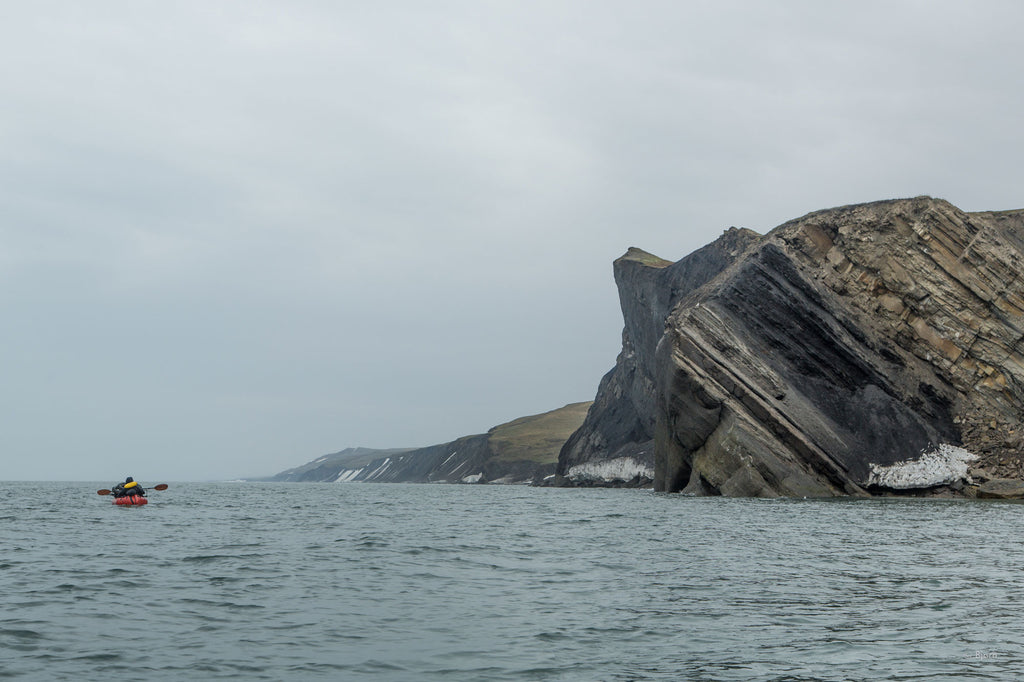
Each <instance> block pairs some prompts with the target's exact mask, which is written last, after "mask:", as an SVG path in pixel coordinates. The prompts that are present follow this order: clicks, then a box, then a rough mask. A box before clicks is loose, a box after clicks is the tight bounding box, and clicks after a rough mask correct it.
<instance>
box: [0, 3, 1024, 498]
mask: <svg viewBox="0 0 1024 682" xmlns="http://www.w3.org/2000/svg"><path fill="white" fill-rule="evenodd" d="M1022 25H1024V5H1022V4H1020V3H1015V2H1010V1H1007V2H995V1H984V0H981V1H972V2H966V1H963V2H937V1H927V2H925V1H920V2H909V1H907V2H898V1H892V0H887V1H885V2H870V1H867V2H865V1H864V0H859V1H858V2H848V3H839V2H832V3H824V2H818V1H814V2H760V1H758V2H755V1H751V2H723V1H715V2H686V1H683V0H669V1H665V2H656V1H639V2H625V1H615V2H612V1H608V0H586V1H580V2H570V1H559V0H545V1H544V2H522V1H518V0H508V1H494V2H486V1H484V0H466V1H453V2H441V1H434V2H419V1H410V2H388V1H381V2H373V3H371V2H333V1H327V0H324V1H323V2H313V1H308V0H287V1H285V0H280V1H278V2H257V1H253V0H244V1H237V2H232V1H227V0H218V1H217V2H211V1H210V0H200V1H189V0H177V1H175V2H167V1H163V2H146V1H143V0H123V1H120V2H116V1H115V2H103V1H100V2H88V3H82V2H78V1H77V0H74V1H72V0H68V1H53V2H50V1H46V0H40V1H37V2H31V3H6V5H5V7H4V9H3V10H0V56H2V57H3V58H2V59H0V210H2V221H0V235H2V242H0V316H2V317H0V353H2V355H0V357H2V361H3V367H4V371H3V377H2V389H0V467H2V468H0V479H8V480H11V479H61V480H98V481H110V482H113V481H115V480H118V479H121V478H123V477H124V476H127V475H132V476H135V477H136V478H139V479H140V480H142V481H143V482H144V483H147V484H152V483H156V482H158V480H171V481H175V480H207V479H218V478H234V477H244V476H255V475H269V474H273V473H276V472H278V471H281V470H282V469H285V468H289V467H292V466H297V465H299V464H302V463H304V462H307V461H309V460H311V459H314V458H315V457H318V456H319V455H322V454H325V453H328V452H333V451H337V450H340V449H342V448H345V447H349V446H366V447H400V446H421V445H431V444H436V443H441V442H445V441H448V440H452V439H454V438H456V437H458V436H462V435H467V434H471V433H480V432H483V431H486V430H487V429H488V428H490V427H491V426H494V425H496V424H499V423H502V422H505V421H508V420H510V419H513V418H516V417H519V416H523V415H527V414H536V413H539V412H544V411H547V410H549V409H553V408H556V407H560V406H561V405H564V404H566V403H570V402H576V401H581V400H590V399H592V398H593V397H594V393H595V391H596V388H597V384H598V381H599V380H600V378H601V375H602V374H604V373H605V372H606V371H607V370H608V369H610V368H611V367H612V366H613V364H614V361H615V356H616V354H617V352H618V350H619V346H620V340H621V339H620V333H621V329H622V318H621V315H620V313H619V309H618V300H617V294H616V291H615V287H614V283H613V281H612V268H611V263H612V261H613V260H614V259H615V258H617V257H618V256H620V255H621V254H622V253H624V252H625V251H626V249H627V248H628V247H630V246H638V247H641V248H643V249H646V250H648V251H651V252H653V253H655V254H657V255H659V256H662V257H663V258H668V259H671V260H677V259H679V258H681V257H682V256H684V255H686V254H687V253H689V252H690V251H692V250H694V249H696V248H699V247H700V246H702V245H703V244H705V243H707V242H709V241H711V240H712V239H714V238H715V237H717V236H718V235H719V234H720V233H721V232H722V230H724V229H726V228H728V227H729V226H732V225H736V226H744V227H750V228H752V229H755V230H757V231H759V232H765V231H767V230H769V229H771V228H772V227H774V226H776V225H778V224H780V223H782V222H784V221H786V220H788V219H790V218H795V217H798V216H800V215H803V214H805V213H808V212H810V211H813V210H816V209H820V208H826V207H830V206H836V205H842V204H848V203H855V202H862V201H871V200H876V199H886V198H893V197H904V196H915V195H919V194H929V195H932V196H938V197H942V198H945V199H948V200H949V201H951V202H953V203H954V204H956V205H958V206H960V207H961V208H963V209H965V210H987V209H1010V208H1020V207H1022V206H1024V192H1022V188H1024V164H1022V163H1021V158H1022V151H1024V150H1022V146H1024V144H1022V143H1024V139H1022V130H1024V127H1022V125H1021V122H1020V112H1021V111H1024V82H1022V71H1024V47H1022V42H1021V40H1020V27H1021V26H1022Z"/></svg>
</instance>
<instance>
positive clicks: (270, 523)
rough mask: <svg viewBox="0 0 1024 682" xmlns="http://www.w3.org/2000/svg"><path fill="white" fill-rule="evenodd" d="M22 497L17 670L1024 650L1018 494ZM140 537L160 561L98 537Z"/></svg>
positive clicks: (502, 668)
mask: <svg viewBox="0 0 1024 682" xmlns="http://www.w3.org/2000/svg"><path fill="white" fill-rule="evenodd" d="M0 485H5V486H6V488H5V493H6V495H5V496H0V498H2V499H0V519H4V520H5V521H4V523H3V524H0V546H3V547H4V552H3V554H4V556H3V558H2V560H0V576H3V579H4V581H5V590H4V591H2V592H0V617H6V618H7V619H6V620H0V652H2V651H7V652H13V655H10V654H9V655H8V656H6V657H5V656H4V655H3V654H2V653H0V670H2V671H3V673H0V674H2V675H13V676H16V677H17V676H27V677H29V678H30V677H31V675H32V674H34V673H36V672H38V670H40V669H45V670H46V671H47V673H48V675H49V676H50V677H51V678H53V679H76V680H82V679H84V680H89V679H97V680H99V679H103V680H106V679H109V669H110V668H111V667H116V665H117V664H119V663H121V662H124V661H138V660H139V653H140V652H145V658H146V659H153V660H159V661H160V662H161V665H160V667H159V668H156V667H153V668H152V669H149V670H146V671H145V672H146V673H147V675H146V676H147V677H150V678H152V679H168V680H170V679H196V678H203V679H268V680H280V679H324V680H332V679H361V680H363V679H365V680H370V681H371V682H383V681H387V682H393V681H398V682H402V681H403V680H410V681H411V680H416V682H420V681H426V682H433V681H438V682H439V681H441V680H444V682H450V681H452V680H454V681H456V682H458V681H460V680H466V681H468V680H474V681H475V680H492V681H497V680H531V679H532V680H538V681H539V680H552V681H554V680H678V679H705V680H716V681H717V680H750V679H766V680H770V679H774V680H783V679H786V680H812V679H813V680H823V681H826V682H828V681H831V680H847V679H895V678H903V679H936V680H938V679H953V678H956V679H959V680H964V679H966V680H982V679H1014V675H1015V674H1016V673H1015V671H1016V670H1017V669H1019V668H1020V667H1021V665H1022V664H1024V660H1022V654H1021V652H1022V651H1024V626H1022V625H1021V623H1020V621H1019V617H1018V614H1019V613H1020V610H1021V607H1022V606H1024V589H1022V587H1024V585H1022V584H1021V583H1022V579H1021V577H1020V575H1019V568H1018V567H1019V566H1020V565H1021V562H1022V560H1024V549H1022V547H1021V543H1020V542H1019V541H1018V535H1019V531H1018V529H1019V527H1020V526H1021V523H1020V522H1021V520H1022V518H1024V517H1022V514H1024V507H1022V506H1019V505H1000V504H979V503H973V504H972V503H955V504H950V503H943V502H933V501H923V500H918V501H905V500H904V501H877V500H864V501H818V500H808V501H794V500H775V501H751V500H726V499H689V498H683V497H679V496H668V495H655V494H650V493H643V492H638V491H625V492H624V491H602V490H574V491H565V490H558V489H532V488H518V487H517V488H514V489H513V488H504V487H498V486H402V485H394V486H375V485H351V486H340V485H339V486H326V485H324V486H318V485H311V486H301V485H275V484H239V485H230V484H221V485H218V486H215V487H208V486H204V485H202V484H194V485H192V484H190V485H180V486H175V487H173V488H172V489H170V490H168V491H165V492H164V493H163V494H162V497H161V499H160V504H159V505H157V504H153V505H149V508H148V509H146V510H145V511H143V512H142V513H130V514H122V513H118V511H119V510H118V508H116V507H113V506H111V505H110V504H109V500H103V499H98V500H97V499H95V498H97V496H96V494H95V490H96V488H97V487H98V486H94V485H82V486H81V488H82V490H81V493H82V494H81V495H80V497H81V500H79V503H80V508H79V510H80V512H81V513H80V514H79V515H77V516H75V515H69V514H67V513H66V510H63V511H64V512H65V513H62V514H55V513H52V512H53V511H54V510H52V509H47V508H42V507H41V508H39V509H38V510H36V511H32V509H31V508H30V507H28V506H25V505H24V504H19V499H24V498H25V497H30V496H31V495H32V494H33V492H32V488H31V485H30V484H0ZM214 490H215V491H216V493H217V499H218V502H219V503H220V502H224V503H225V504H218V505H217V506H212V505H210V504H209V500H210V499H212V497H211V493H212V491H214ZM306 491H315V493H316V495H317V504H316V505H308V504H306V503H305V502H306V500H302V499H299V498H300V496H301V495H304V494H306ZM90 494H91V497H90ZM19 496H20V497H19ZM282 501H285V503H284V504H282ZM4 505H10V506H9V507H7V508H5V507H4ZM136 511H137V510H136ZM125 543H128V544H131V545H132V546H133V547H135V548H141V547H147V546H149V547H153V551H152V552H148V553H147V552H144V551H143V552H139V551H138V550H136V552H135V553H134V554H133V555H132V556H131V557H129V558H119V557H118V556H117V555H116V554H115V553H113V552H111V551H97V548H107V547H116V546H121V545H122V544H125ZM122 608H127V609H128V610H127V612H125V613H123V614H122V612H121V611H120V609H122ZM11 614H17V618H16V619H15V618H13V617H11ZM114 614H117V615H116V616H115V615H114Z"/></svg>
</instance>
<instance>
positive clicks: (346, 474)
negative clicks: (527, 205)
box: [334, 469, 363, 483]
mask: <svg viewBox="0 0 1024 682" xmlns="http://www.w3.org/2000/svg"><path fill="white" fill-rule="evenodd" d="M361 473H363V470H362V469H344V470H343V471H341V472H340V473H339V474H338V477H337V478H335V479H334V482H335V483H350V482H351V481H352V480H354V479H355V477H356V476H358V475H359V474H361Z"/></svg>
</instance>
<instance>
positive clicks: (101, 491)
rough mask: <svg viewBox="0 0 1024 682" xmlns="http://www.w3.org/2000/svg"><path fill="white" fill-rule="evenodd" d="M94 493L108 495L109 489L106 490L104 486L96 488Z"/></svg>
mask: <svg viewBox="0 0 1024 682" xmlns="http://www.w3.org/2000/svg"><path fill="white" fill-rule="evenodd" d="M96 494H97V495H109V494H110V491H109V490H107V489H106V488H104V489H103V490H97V491H96Z"/></svg>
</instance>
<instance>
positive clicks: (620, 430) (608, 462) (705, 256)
mask: <svg viewBox="0 0 1024 682" xmlns="http://www.w3.org/2000/svg"><path fill="white" fill-rule="evenodd" d="M759 239H760V235H758V234H757V233H756V232H753V231H751V230H741V229H736V228H733V229H730V230H728V231H727V232H725V234H723V235H722V236H721V237H720V238H719V239H717V240H716V241H714V242H713V243H711V244H709V245H707V246H705V247H704V248H702V249H699V250H698V251H695V252H694V253H692V254H690V255H689V256H687V257H686V258H683V259H682V260H680V261H679V262H677V263H672V262H671V261H667V260H663V259H661V258H658V257H657V256H652V255H651V254H649V253H646V252H645V251H642V250H640V249H636V248H630V249H629V250H628V251H627V252H626V254H625V255H623V256H622V257H621V258H619V259H618V260H616V261H615V263H614V267H613V272H614V275H615V283H616V286H617V288H618V292H619V303H620V306H621V308H622V316H623V319H624V321H625V327H624V329H623V331H622V352H621V353H620V354H619V356H618V358H617V359H616V362H615V367H614V368H613V369H612V370H611V371H610V372H608V374H606V375H605V376H604V377H603V378H602V380H601V384H600V386H599V388H598V391H597V397H596V398H595V401H594V404H593V405H592V406H591V408H590V410H589V411H588V413H587V416H586V419H585V420H584V423H583V425H582V426H581V427H580V428H579V429H578V430H577V431H576V432H575V433H573V435H572V436H571V437H570V438H569V440H568V441H567V442H566V444H565V446H564V447H563V448H562V451H561V453H560V455H559V465H558V469H559V474H561V475H563V476H567V477H569V478H591V479H593V478H603V479H607V480H612V479H614V478H620V479H630V478H633V477H635V476H640V477H647V478H650V477H651V476H653V472H654V432H655V415H656V414H657V410H656V405H655V398H656V396H657V390H656V386H655V380H654V377H655V349H656V348H657V345H658V341H659V340H660V339H661V336H662V334H663V333H664V329H665V319H666V318H667V317H668V315H669V313H670V312H671V310H672V308H673V307H674V306H675V304H676V303H677V302H678V301H679V300H681V299H682V298H683V297H685V296H686V295H688V294H690V293H691V292H692V291H694V290H695V289H696V288H698V287H700V286H702V285H703V284H705V283H707V282H708V281H710V280H711V279H713V278H714V277H715V276H716V275H718V274H719V273H721V272H722V271H723V270H724V269H725V268H726V267H728V266H729V265H730V264H732V263H733V262H734V261H735V260H736V259H737V258H738V257H739V256H740V255H741V254H742V253H743V251H744V250H745V249H746V248H747V247H748V246H749V245H750V244H752V243H755V242H757V241H758V240H759Z"/></svg>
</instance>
